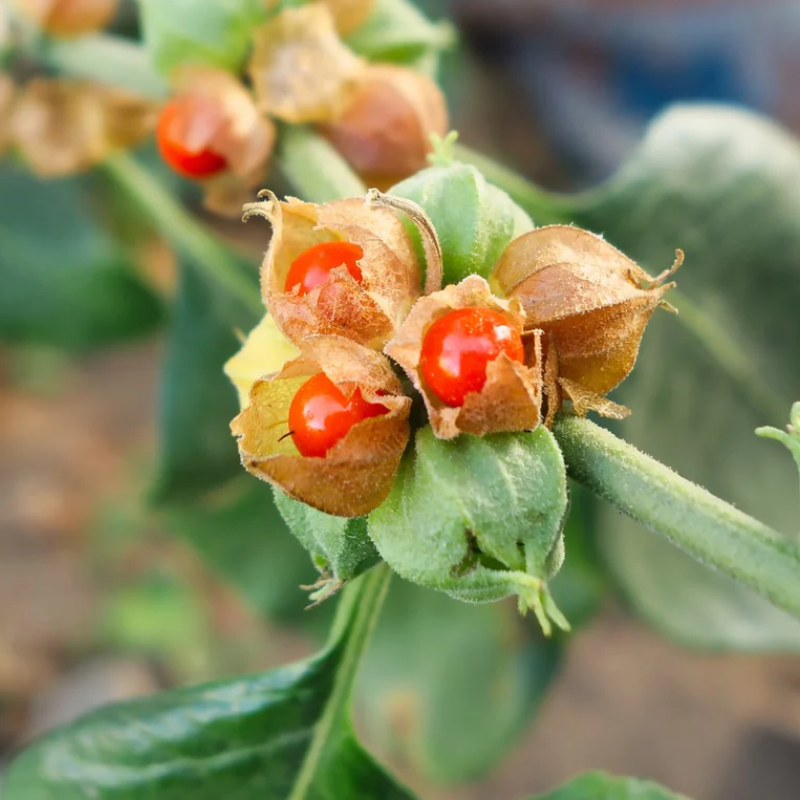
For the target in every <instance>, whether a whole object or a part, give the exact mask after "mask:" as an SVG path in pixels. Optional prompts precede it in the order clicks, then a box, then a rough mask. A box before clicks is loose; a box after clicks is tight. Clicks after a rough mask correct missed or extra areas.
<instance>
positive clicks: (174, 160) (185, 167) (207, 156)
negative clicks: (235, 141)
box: [156, 100, 228, 179]
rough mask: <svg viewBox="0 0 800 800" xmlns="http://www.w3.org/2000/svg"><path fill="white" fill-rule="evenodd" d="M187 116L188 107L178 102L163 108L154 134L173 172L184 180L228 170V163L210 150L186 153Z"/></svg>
mask: <svg viewBox="0 0 800 800" xmlns="http://www.w3.org/2000/svg"><path fill="white" fill-rule="evenodd" d="M190 113H191V110H190V109H189V107H188V105H187V104H186V103H181V102H180V101H177V100H173V101H172V102H171V103H169V104H167V105H166V106H165V107H164V110H163V111H162V112H161V116H160V117H159V120H158V129H157V130H156V141H157V142H158V149H159V151H160V153H161V157H162V158H163V159H164V161H166V162H167V164H169V165H170V167H172V169H174V170H175V172H178V173H180V174H181V175H184V176H185V177H187V178H195V179H197V178H210V177H211V176H212V175H216V174H217V173H219V172H222V171H223V170H224V169H225V168H226V167H227V166H228V160H227V159H226V158H225V156H222V155H220V154H219V153H215V152H214V151H213V150H209V149H205V150H189V149H188V148H187V147H186V145H185V144H184V143H183V136H184V132H185V129H186V127H187V114H190Z"/></svg>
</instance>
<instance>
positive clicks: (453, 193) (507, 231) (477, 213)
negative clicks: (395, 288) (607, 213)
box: [390, 139, 534, 284]
mask: <svg viewBox="0 0 800 800" xmlns="http://www.w3.org/2000/svg"><path fill="white" fill-rule="evenodd" d="M449 141H451V140H449V139H445V140H444V142H443V143H441V144H440V148H442V150H441V152H440V154H439V155H438V156H435V157H434V160H435V162H436V164H435V166H432V167H429V168H428V169H426V170H423V171H422V172H419V173H417V174H416V175H414V176H412V177H411V178H408V179H407V180H405V181H403V182H402V183H398V184H397V185H396V186H395V187H394V188H393V189H392V190H391V192H390V193H391V194H393V195H396V196H398V197H404V198H406V199H408V200H413V201H414V202H415V203H417V204H418V205H419V206H421V207H422V209H423V210H424V211H425V213H426V214H427V215H428V216H429V217H430V219H431V221H432V222H433V225H434V227H435V228H436V232H437V233H438V235H439V240H440V242H441V245H442V255H443V258H444V282H445V283H446V284H447V283H458V282H459V281H461V280H463V279H464V278H466V277H467V276H468V275H472V274H477V275H481V276H483V277H484V278H488V277H489V274H490V273H491V271H492V268H493V267H494V265H495V264H496V263H497V260H498V258H499V257H500V254H501V253H502V252H503V250H504V249H505V247H506V245H507V244H508V243H509V242H510V241H512V239H516V238H517V237H518V236H521V235H522V234H523V233H527V232H528V231H530V230H533V227H534V225H533V222H531V218H530V217H529V216H528V215H527V214H526V213H525V212H524V211H523V210H522V209H521V208H520V207H519V206H518V205H517V204H516V203H515V202H514V201H513V200H512V199H511V198H510V197H509V196H508V195H507V194H506V193H505V192H503V191H501V190H500V189H498V188H497V187H496V186H493V185H492V184H490V183H488V182H487V181H486V179H485V178H484V177H483V175H482V174H481V173H480V172H479V171H478V170H477V169H476V168H475V167H472V166H469V165H467V164H461V163H458V162H456V161H451V160H449V159H448V157H447V152H448V151H447V150H446V149H444V148H446V147H447V145H448V142H449ZM409 231H410V233H411V236H412V238H414V240H415V242H417V248H418V251H420V252H421V245H420V243H419V241H418V240H419V234H418V233H417V232H416V231H415V230H413V229H412V228H409Z"/></svg>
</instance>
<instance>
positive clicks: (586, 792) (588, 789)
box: [531, 772, 688, 800]
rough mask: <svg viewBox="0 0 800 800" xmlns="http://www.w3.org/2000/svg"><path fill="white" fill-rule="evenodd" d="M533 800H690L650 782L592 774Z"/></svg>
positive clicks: (600, 773) (589, 773)
mask: <svg viewBox="0 0 800 800" xmlns="http://www.w3.org/2000/svg"><path fill="white" fill-rule="evenodd" d="M531 800H688V798H686V797H684V796H683V795H678V794H675V793H674V792H670V791H669V790H667V789H664V788H663V787H661V786H658V785H657V784H655V783H651V782H650V781H642V780H639V779H638V778H617V777H615V776H613V775H606V774H605V773H603V772H588V773H586V774H585V775H581V776H580V777H578V778H573V779H572V780H571V781H570V782H569V783H566V784H564V785H563V786H561V787H560V788H558V789H556V790H555V791H552V792H548V793H547V794H541V795H536V797H534V798H531Z"/></svg>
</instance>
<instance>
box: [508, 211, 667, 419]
mask: <svg viewBox="0 0 800 800" xmlns="http://www.w3.org/2000/svg"><path fill="white" fill-rule="evenodd" d="M682 260H683V254H682V253H680V251H678V257H677V259H676V261H675V264H674V265H673V267H672V269H671V270H668V271H667V272H665V273H663V274H662V275H660V276H658V278H652V277H651V276H650V275H648V274H647V273H646V272H645V271H644V270H643V269H641V267H639V266H638V265H637V264H636V263H634V262H633V261H631V259H629V258H628V257H627V256H625V255H623V254H622V253H620V252H619V250H617V249H616V248H615V247H613V246H612V245H610V244H609V243H608V242H606V241H605V240H604V239H602V238H601V237H600V236H597V235H595V234H593V233H589V232H588V231H584V230H581V229H580V228H574V227H571V226H567V225H550V226H548V227H544V228H537V229H536V230H534V231H531V232H530V233H526V234H524V235H523V236H520V237H519V238H518V239H515V240H514V241H513V242H511V244H509V245H508V247H507V248H506V249H505V251H504V252H503V254H502V256H501V257H500V260H499V261H498V263H497V266H496V267H495V269H494V271H493V273H492V281H493V283H494V285H496V286H497V287H498V288H499V289H500V291H501V292H502V293H503V294H504V295H506V296H507V297H509V298H513V299H515V300H517V301H519V302H520V303H521V304H522V307H523V308H524V309H525V315H526V321H525V325H526V327H527V328H539V329H541V330H542V331H544V336H545V342H546V344H547V348H548V351H550V349H551V348H552V349H553V350H554V354H553V356H552V357H554V358H555V359H556V360H557V365H558V369H557V374H558V380H559V384H560V388H561V390H562V391H563V393H564V395H566V397H567V398H569V399H570V400H571V401H572V402H573V406H574V408H575V410H576V411H577V412H578V413H579V414H585V413H586V411H588V410H595V411H598V412H599V413H601V414H604V415H605V416H612V417H620V416H625V415H626V414H627V413H628V411H627V409H625V408H624V407H623V406H619V405H617V404H615V403H612V402H611V401H609V400H606V399H605V395H606V394H607V393H608V392H610V391H611V390H612V389H613V388H614V387H615V386H617V385H618V384H619V383H621V382H622V381H623V380H624V379H625V378H626V377H627V376H628V374H629V373H630V371H631V370H632V369H633V366H634V364H635V363H636V357H637V355H638V353H639V344H640V342H641V340H642V335H643V334H644V330H645V327H646V326H647V323H648V321H649V320H650V317H651V316H652V314H653V312H654V311H655V309H656V308H658V306H659V305H663V306H667V307H669V306H668V304H666V303H665V302H664V300H663V297H664V294H665V293H666V292H667V291H668V290H669V289H670V288H672V286H674V284H673V283H666V284H665V283H663V281H664V280H665V279H666V278H667V277H668V276H669V275H670V274H672V272H673V271H674V270H675V269H677V267H678V266H680V263H681V261H682ZM550 357H551V356H550V354H549V352H548V358H550ZM551 371H552V370H549V372H551ZM551 385H552V382H551ZM546 388H547V387H546ZM552 394H554V395H557V392H555V391H553V392H552ZM558 404H559V399H558V397H555V398H554V401H553V402H551V406H553V408H552V409H548V418H549V417H550V416H551V414H552V413H555V410H556V408H557V405H558Z"/></svg>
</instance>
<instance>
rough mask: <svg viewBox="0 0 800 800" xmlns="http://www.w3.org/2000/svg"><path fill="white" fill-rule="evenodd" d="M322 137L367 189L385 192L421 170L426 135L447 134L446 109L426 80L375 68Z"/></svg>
mask: <svg viewBox="0 0 800 800" xmlns="http://www.w3.org/2000/svg"><path fill="white" fill-rule="evenodd" d="M322 131H323V133H324V134H325V136H326V137H327V138H328V139H329V140H330V141H331V143H332V144H333V145H334V147H336V149H337V150H338V151H339V152H340V153H341V154H342V155H343V156H344V157H345V158H346V159H347V161H348V162H349V163H350V164H351V165H352V166H353V168H354V169H355V170H356V171H357V172H359V173H360V174H361V175H362V176H364V179H365V181H366V182H367V183H368V184H369V185H377V186H379V187H383V188H385V187H388V186H391V185H393V184H395V183H397V182H398V181H401V180H403V179H404V178H407V177H408V176H409V175H413V174H414V173H416V172H418V171H419V170H421V169H424V168H425V167H426V166H427V157H428V154H429V153H430V152H431V150H432V145H431V134H436V135H438V136H444V135H445V134H446V133H447V107H446V105H445V101H444V95H443V94H442V91H441V89H439V87H438V86H437V85H436V83H435V82H434V81H433V80H432V79H431V78H429V77H428V76H427V75H423V74H421V73H419V72H415V71H414V70H411V69H409V68H407V67H399V66H392V65H388V64H375V65H370V66H369V67H367V69H366V70H365V72H364V74H363V75H362V77H361V79H360V81H359V82H358V85H357V87H356V89H355V91H354V93H353V95H352V97H351V99H350V102H349V103H348V104H347V106H346V107H345V108H344V109H343V110H342V113H341V114H340V115H339V117H338V118H337V119H335V120H333V121H332V122H329V123H326V124H325V125H323V126H322Z"/></svg>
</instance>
